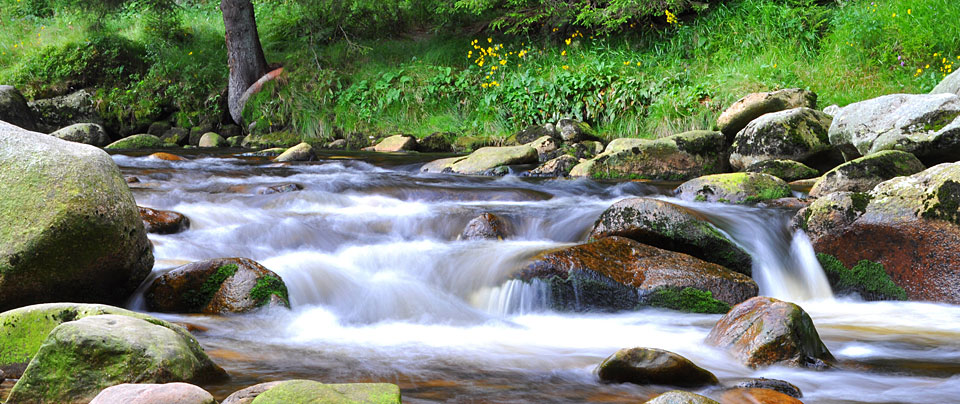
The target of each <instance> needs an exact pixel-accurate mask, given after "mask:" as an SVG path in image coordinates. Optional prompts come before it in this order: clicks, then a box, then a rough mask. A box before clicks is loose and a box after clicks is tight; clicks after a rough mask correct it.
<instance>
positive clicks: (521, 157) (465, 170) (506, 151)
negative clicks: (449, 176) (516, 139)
mask: <svg viewBox="0 0 960 404" xmlns="http://www.w3.org/2000/svg"><path fill="white" fill-rule="evenodd" d="M538 161H539V154H538V153H537V149H534V148H533V147H530V146H526V145H523V146H507V147H483V148H480V149H479V150H477V151H475V152H473V153H471V154H470V155H469V156H467V157H465V158H462V159H459V160H456V162H454V163H453V164H451V165H450V167H449V168H450V171H452V172H454V173H457V174H468V175H477V174H485V173H489V172H490V171H491V170H493V169H495V168H498V167H505V166H509V165H516V164H534V163H537V162H538Z"/></svg>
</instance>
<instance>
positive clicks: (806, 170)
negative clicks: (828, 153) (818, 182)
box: [743, 160, 820, 182]
mask: <svg viewBox="0 0 960 404" xmlns="http://www.w3.org/2000/svg"><path fill="white" fill-rule="evenodd" d="M743 171H746V172H748V173H763V174H769V175H772V176H774V177H777V178H779V179H781V180H784V181H786V182H793V181H797V180H803V179H808V178H816V177H817V176H818V175H820V172H819V171H817V170H816V169H814V168H811V167H808V166H807V165H805V164H803V163H801V162H798V161H793V160H764V161H760V162H756V163H753V164H751V165H750V166H749V167H747V168H745V169H744V170H743Z"/></svg>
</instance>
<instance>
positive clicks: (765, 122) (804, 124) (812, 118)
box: [730, 108, 833, 170]
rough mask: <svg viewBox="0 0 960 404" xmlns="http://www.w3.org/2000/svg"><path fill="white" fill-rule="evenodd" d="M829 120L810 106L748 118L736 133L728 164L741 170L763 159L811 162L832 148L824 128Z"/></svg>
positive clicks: (826, 128) (827, 128)
mask: <svg viewBox="0 0 960 404" xmlns="http://www.w3.org/2000/svg"><path fill="white" fill-rule="evenodd" d="M831 121H832V119H831V118H830V116H829V115H827V114H825V113H823V112H820V111H817V110H815V109H810V108H794V109H788V110H786V111H780V112H773V113H769V114H766V115H763V116H761V117H759V118H757V119H754V120H753V121H751V122H750V123H749V124H747V126H746V127H745V128H743V130H741V131H740V132H737V135H736V137H735V138H734V141H733V146H732V147H731V153H730V166H731V167H733V168H734V169H735V170H743V169H744V168H746V167H748V166H750V165H751V164H754V163H758V162H761V161H764V160H795V161H799V162H810V161H814V160H816V159H818V158H821V159H822V158H823V157H824V156H823V155H824V154H825V153H829V152H830V151H832V149H833V148H832V147H831V146H830V140H829V138H828V137H827V131H828V130H829V129H830V122H831Z"/></svg>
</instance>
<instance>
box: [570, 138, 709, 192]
mask: <svg viewBox="0 0 960 404" xmlns="http://www.w3.org/2000/svg"><path fill="white" fill-rule="evenodd" d="M725 146H726V140H725V139H724V137H723V134H721V133H720V132H709V131H692V132H685V133H681V134H679V135H673V136H668V137H665V138H660V139H656V140H643V139H638V140H621V141H617V140H614V141H613V142H610V144H609V145H607V148H606V150H604V152H603V153H601V154H600V155H599V156H597V157H595V158H594V159H592V160H590V161H588V162H586V163H582V164H581V165H580V166H577V167H575V168H574V169H573V170H572V171H571V172H570V175H571V176H589V177H593V178H597V179H627V178H629V179H650V180H667V181H682V180H686V179H690V178H694V177H698V176H701V175H706V174H714V173H720V172H723V171H725V169H726V166H727V155H726V154H724V149H725V148H726V147H725Z"/></svg>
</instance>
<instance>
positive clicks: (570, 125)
mask: <svg viewBox="0 0 960 404" xmlns="http://www.w3.org/2000/svg"><path fill="white" fill-rule="evenodd" d="M556 130H557V132H560V139H562V140H563V141H564V142H567V143H577V142H582V141H585V140H599V139H600V138H598V137H597V134H596V132H594V130H593V128H591V127H590V125H588V124H587V123H586V122H580V121H576V120H573V119H561V120H559V121H557V126H556Z"/></svg>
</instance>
